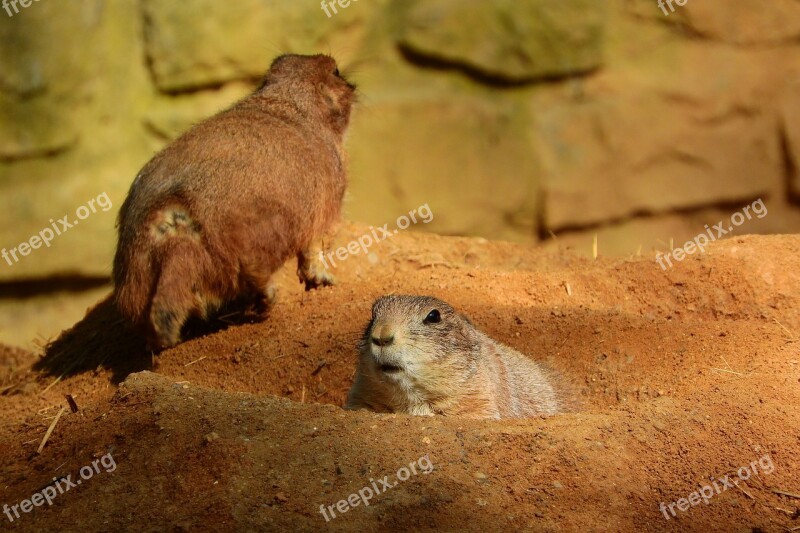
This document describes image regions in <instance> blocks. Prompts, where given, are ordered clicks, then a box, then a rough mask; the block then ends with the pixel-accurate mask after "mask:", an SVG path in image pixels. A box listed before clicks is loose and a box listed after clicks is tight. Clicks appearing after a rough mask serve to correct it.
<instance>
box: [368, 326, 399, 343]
mask: <svg viewBox="0 0 800 533" xmlns="http://www.w3.org/2000/svg"><path fill="white" fill-rule="evenodd" d="M392 342H394V330H393V329H392V327H391V326H389V325H388V324H379V325H377V326H376V327H374V328H373V329H372V344H375V345H377V346H389V345H390V344H392Z"/></svg>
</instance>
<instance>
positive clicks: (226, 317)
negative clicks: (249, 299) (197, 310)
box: [217, 311, 242, 326]
mask: <svg viewBox="0 0 800 533" xmlns="http://www.w3.org/2000/svg"><path fill="white" fill-rule="evenodd" d="M241 314H242V312H241V311H234V312H233V313H228V314H227V315H222V316H219V317H217V320H219V321H220V322H225V323H226V324H228V325H229V326H232V325H234V324H236V322H233V321H232V320H227V319H228V318H230V317H232V316H236V315H241Z"/></svg>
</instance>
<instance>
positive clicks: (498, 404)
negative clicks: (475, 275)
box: [346, 296, 563, 418]
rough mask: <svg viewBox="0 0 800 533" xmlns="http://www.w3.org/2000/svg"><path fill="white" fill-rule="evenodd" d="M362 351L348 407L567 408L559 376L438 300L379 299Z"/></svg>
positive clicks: (526, 412) (478, 413) (471, 412)
mask: <svg viewBox="0 0 800 533" xmlns="http://www.w3.org/2000/svg"><path fill="white" fill-rule="evenodd" d="M359 350H360V359H359V364H358V371H357V373H356V379H355V382H354V383H353V386H352V388H351V389H350V394H349V396H348V401H347V406H346V407H347V408H348V409H359V408H366V409H370V410H373V411H378V412H400V413H408V414H414V415H434V414H445V415H463V416H469V417H475V418H515V417H524V416H533V415H536V414H554V413H557V412H559V411H561V410H562V406H563V401H562V399H561V396H560V395H559V393H558V391H556V389H555V387H554V385H553V383H552V381H553V379H554V378H555V376H553V375H552V374H551V373H550V372H549V371H547V370H546V369H544V368H543V367H541V366H539V365H538V364H537V363H536V362H535V361H533V360H531V359H529V358H527V357H525V356H524V355H522V354H520V353H519V352H516V351H514V350H512V349H511V348H509V347H508V346H505V345H503V344H500V343H499V342H496V341H494V340H492V339H490V338H489V337H487V336H486V335H484V334H483V333H481V332H480V331H478V330H477V329H476V328H475V327H474V326H473V325H472V323H471V322H470V321H469V320H468V319H467V318H466V317H464V316H463V315H460V314H459V313H458V312H456V311H455V310H454V309H453V308H452V307H451V306H450V305H449V304H447V303H446V302H443V301H442V300H439V299H437V298H433V297H430V296H384V297H382V298H379V299H378V300H376V301H375V303H374V304H373V306H372V318H371V320H370V322H369V324H367V327H366V328H365V330H364V335H363V337H362V339H361V343H360V346H359Z"/></svg>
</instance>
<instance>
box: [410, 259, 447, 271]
mask: <svg viewBox="0 0 800 533" xmlns="http://www.w3.org/2000/svg"><path fill="white" fill-rule="evenodd" d="M435 266H444V267H447V268H455V267H454V266H453V265H452V264H450V263H448V262H447V261H431V262H429V263H420V265H419V266H418V267H417V270H422V269H423V268H430V267H435Z"/></svg>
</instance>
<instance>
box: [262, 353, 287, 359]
mask: <svg viewBox="0 0 800 533" xmlns="http://www.w3.org/2000/svg"><path fill="white" fill-rule="evenodd" d="M287 355H289V354H288V353H285V354H283V355H278V356H276V357H271V358H269V359H267V361H274V360H275V359H281V358H282V357H286V356H287Z"/></svg>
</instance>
